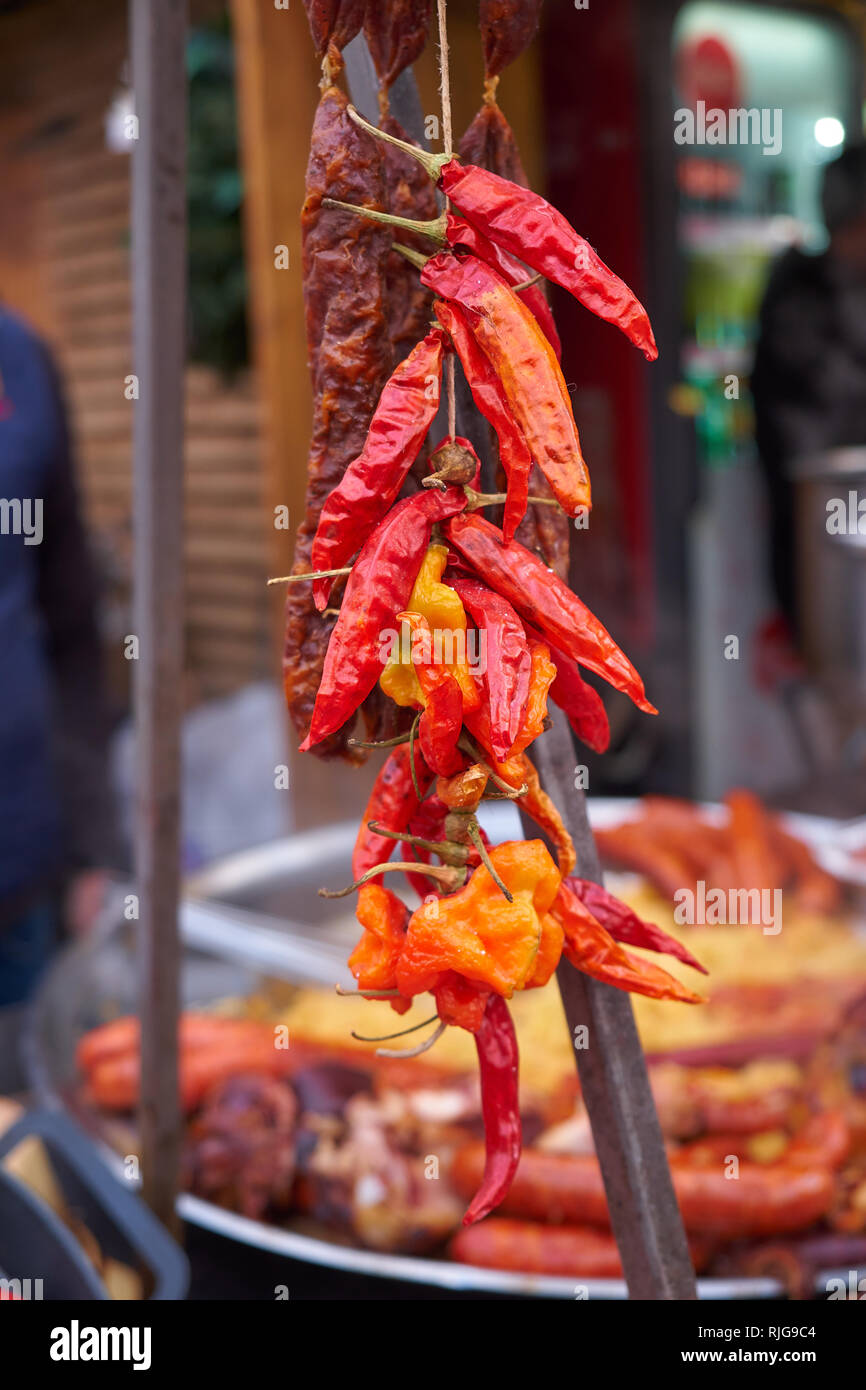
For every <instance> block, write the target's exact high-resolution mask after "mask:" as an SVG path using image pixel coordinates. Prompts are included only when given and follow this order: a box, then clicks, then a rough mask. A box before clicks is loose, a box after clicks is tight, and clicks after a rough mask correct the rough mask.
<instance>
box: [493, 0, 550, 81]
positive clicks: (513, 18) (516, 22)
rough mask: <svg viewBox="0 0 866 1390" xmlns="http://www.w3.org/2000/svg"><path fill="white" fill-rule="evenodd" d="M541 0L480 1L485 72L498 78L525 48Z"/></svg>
mask: <svg viewBox="0 0 866 1390" xmlns="http://www.w3.org/2000/svg"><path fill="white" fill-rule="evenodd" d="M540 13H541V0H481V43H482V46H483V48H484V75H485V77H486V78H488V79H489V78H491V77H498V76H499V74H500V73H501V72H502V70H503V68H507V67H508V66H509V64H510V63H513V62H514V60H515V58H519V57H520V55H521V53H522V52H523V50H524V49H525V48H528V47H529V45H530V44H531V43H532V40H533V38H534V37H535V32H536V30H537V29H538V17H539V15H540Z"/></svg>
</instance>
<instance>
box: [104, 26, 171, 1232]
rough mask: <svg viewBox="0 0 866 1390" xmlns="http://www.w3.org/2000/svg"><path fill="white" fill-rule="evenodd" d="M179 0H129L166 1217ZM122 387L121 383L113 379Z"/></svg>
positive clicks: (145, 644)
mask: <svg viewBox="0 0 866 1390" xmlns="http://www.w3.org/2000/svg"><path fill="white" fill-rule="evenodd" d="M186 28H187V13H186V3H185V0H132V6H131V31H132V44H131V49H132V79H133V88H134V93H135V111H136V115H137V117H138V121H139V131H138V140H137V142H136V145H135V147H134V153H133V156H132V219H131V224H132V244H131V262H132V295H133V362H134V369H135V374H136V377H137V382H138V399H137V402H136V405H135V424H134V432H133V526H134V541H135V557H134V567H133V576H134V604H135V608H134V611H135V637H136V638H137V640H138V659H137V661H136V665H135V683H134V693H135V722H136V738H137V752H138V780H137V797H138V799H137V807H136V824H135V873H136V881H137V886H138V897H139V960H140V987H141V996H140V1005H139V1011H140V1015H141V1033H142V1041H141V1101H140V1126H141V1171H142V1180H143V1190H144V1195H145V1198H146V1200H147V1201H148V1203H149V1205H150V1207H151V1209H152V1210H153V1211H154V1213H155V1214H156V1216H158V1217H159V1219H160V1220H161V1221H162V1222H164V1223H165V1224H166V1225H167V1226H169V1227H171V1226H174V1225H175V1213H174V1204H175V1196H176V1192H177V1184H178V1173H179V1158H180V1141H181V1114H180V1106H179V1101H178V1077H177V1022H178V996H179V973H180V945H179V938H178V921H177V916H178V895H179V886H180V853H179V843H180V786H179V783H180V720H181V708H182V706H181V687H182V675H183V550H182V536H183V392H184V365H185V358H186V161H185V146H186V66H185V45H186ZM118 389H120V385H119V386H118Z"/></svg>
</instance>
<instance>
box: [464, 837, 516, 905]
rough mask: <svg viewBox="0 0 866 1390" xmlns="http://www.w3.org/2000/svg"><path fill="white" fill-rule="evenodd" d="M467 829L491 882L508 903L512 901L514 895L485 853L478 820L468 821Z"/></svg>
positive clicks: (485, 847) (485, 848) (485, 849)
mask: <svg viewBox="0 0 866 1390" xmlns="http://www.w3.org/2000/svg"><path fill="white" fill-rule="evenodd" d="M467 829H468V831H469V838H470V840H471V841H472V843H473V845H474V846H475V848H476V849H477V850H478V853H479V856H480V858H481V862H482V864H483V865H484V867H485V869H486V870H487V872H488V873H489V875H490V877H491V878H492V879H493V882H494V883H495V884H496V886H497V888H499V889H501V891H502V894H503V896H504V897H505V898H507V899H508V901H509V902H510V903H513V902H514V895H513V894H512V893H511V892H510V890H509V889H508V888H506V886H505V884H504V883H503V882H502V879H501V878H500V876H499V874H498V873H497V872H496V869H495V868H494V865H493V861H492V860H491V858H490V855H489V854H488V853H487V846H486V845H485V843H484V841H483V840H482V838H481V831H480V830H479V828H478V822H477V820H475V819H474V817H473V819H472V820H471V821H470V822H469V824H468V826H467Z"/></svg>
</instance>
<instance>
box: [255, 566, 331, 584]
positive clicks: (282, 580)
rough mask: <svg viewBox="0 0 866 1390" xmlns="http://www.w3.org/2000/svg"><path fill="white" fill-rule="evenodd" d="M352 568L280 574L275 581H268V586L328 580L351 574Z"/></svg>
mask: <svg viewBox="0 0 866 1390" xmlns="http://www.w3.org/2000/svg"><path fill="white" fill-rule="evenodd" d="M351 573H352V566H351V565H343V567H342V568H341V569H338V570H310V571H309V572H308V573H304V574H280V575H278V576H277V577H276V578H275V579H269V580H268V583H269V584H300V583H301V581H302V580H304V579H307V580H309V579H330V578H331V576H332V575H335V574H351Z"/></svg>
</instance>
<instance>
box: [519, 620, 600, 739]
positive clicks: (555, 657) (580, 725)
mask: <svg viewBox="0 0 866 1390" xmlns="http://www.w3.org/2000/svg"><path fill="white" fill-rule="evenodd" d="M526 630H527V632H531V633H532V634H533V635H534V636H535V637H540V636H541V634H540V633H539V632H537V631H536V630H535V629H534V628H532V627H531V626H530V625H529V624H528V623H527V624H526ZM550 656H551V659H552V661H553V664H554V666H555V667H556V679H555V681H554V682H553V685H552V686H551V687H550V698H551V700H552V701H553V703H554V704H555V705H559V708H560V709H561V710H562V711H563V713H564V714H565V715H566V717H567V719H568V722H569V724H570V725H571V727H572V729H573V730H574V732H575V733H576V734H577V737H578V738H579V739H580V740H581V741H582V742H583V743H585V744H586V746H587V748H591V749H592V751H593V752H594V753H604V752H606V751H607V748H608V746H609V745H610V723H609V721H608V717H607V710H606V709H605V707H604V701H603V700H602V698H601V696H600V695H599V693H598V691H597V690H596V689H595V688H594V687H593V686H591V685H590V684H589V682H588V681H585V680H584V679H583V676H582V675H581V674H580V667H579V666H578V664H577V662H576V661H573V660H572V658H571V657H570V656H566V655H565V652H562V651H560V650H559V648H558V647H555V646H554V645H553V643H551V644H550Z"/></svg>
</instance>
